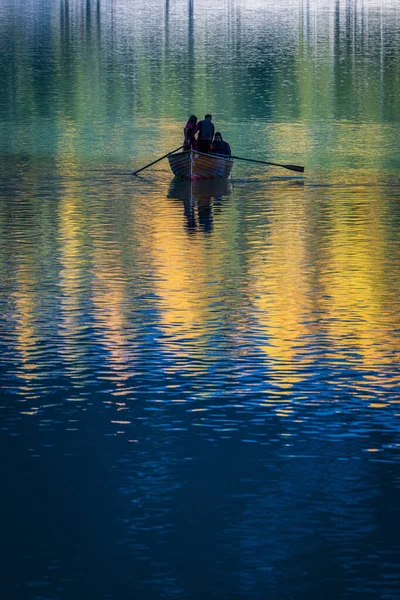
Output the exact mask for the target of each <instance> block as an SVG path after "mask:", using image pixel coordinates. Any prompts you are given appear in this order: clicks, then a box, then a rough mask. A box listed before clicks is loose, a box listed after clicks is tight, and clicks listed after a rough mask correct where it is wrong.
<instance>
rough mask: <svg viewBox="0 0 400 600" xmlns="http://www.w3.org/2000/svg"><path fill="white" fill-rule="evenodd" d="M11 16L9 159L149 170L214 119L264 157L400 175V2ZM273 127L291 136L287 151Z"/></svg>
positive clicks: (69, 7) (130, 7)
mask: <svg viewBox="0 0 400 600" xmlns="http://www.w3.org/2000/svg"><path fill="white" fill-rule="evenodd" d="M1 16H2V19H1V21H0V50H1V52H0V83H1V89H2V95H1V98H0V151H1V152H2V153H11V154H24V153H28V154H39V155H59V154H62V153H63V151H64V149H65V146H66V145H71V151H72V152H73V153H74V155H75V156H76V157H77V158H79V160H107V162H117V163H118V162H120V163H122V162H125V161H128V160H130V159H132V158H136V157H139V158H140V156H141V155H144V158H145V159H147V157H148V156H150V155H152V154H153V153H156V152H159V153H163V151H164V150H165V149H166V148H167V149H169V148H172V147H175V146H176V143H177V142H178V143H179V141H180V139H181V131H182V125H183V123H184V122H185V120H186V118H187V116H188V115H189V114H190V113H192V112H194V113H196V114H198V116H199V117H201V116H202V115H203V114H204V112H206V111H212V112H213V114H214V116H215V121H216V124H217V126H218V128H220V129H222V130H223V132H224V134H225V135H226V136H228V137H229V140H230V142H231V143H232V145H233V147H234V148H236V149H240V150H241V151H243V152H247V153H249V152H251V153H252V155H255V156H258V157H262V156H264V157H265V156H270V157H271V158H275V159H280V160H285V161H287V160H288V159H290V160H294V159H295V160H297V161H298V162H299V160H298V159H300V164H301V163H306V164H307V166H308V167H311V168H313V169H314V168H315V170H317V171H318V169H319V167H325V168H328V170H329V171H332V170H333V171H334V170H335V168H340V169H343V168H344V167H345V168H346V167H349V169H350V170H354V169H360V168H362V167H363V166H364V165H366V167H367V169H368V168H372V169H373V167H374V163H377V164H378V166H379V169H384V170H388V171H389V173H391V174H393V173H394V172H395V171H396V170H397V169H398V168H399V159H398V153H397V152H395V148H396V143H397V139H398V138H397V136H398V123H399V121H400V103H399V101H398V98H399V96H400V35H399V31H400V22H399V16H398V11H396V6H395V3H392V2H388V3H385V6H384V7H382V6H379V3H375V2H373V1H372V0H371V1H370V2H365V3H362V4H359V3H356V2H353V3H346V5H343V3H341V2H339V1H337V2H328V1H326V2H319V3H313V2H300V3H299V2H297V0H296V1H294V0H287V1H286V2H282V3H280V4H279V6H276V5H270V4H269V3H262V2H256V1H255V2H248V1H247V2H244V1H239V0H231V2H226V3H225V2H224V3H221V4H220V5H219V4H217V5H215V6H213V8H212V10H211V9H210V6H209V3H207V2H206V1H205V0H203V1H199V2H194V0H188V1H184V0H180V1H178V2H174V3H173V4H170V3H169V2H168V1H166V2H162V1H161V0H158V1H156V2H153V3H150V4H149V3H145V2H141V1H137V2H123V1H119V2H118V1H116V2H115V1H108V2H101V1H100V0H97V1H93V0H87V1H86V3H85V4H82V3H81V2H77V1H74V0H72V1H71V0H60V1H59V2H56V3H53V2H50V1H47V2H44V3H41V4H40V7H38V5H37V4H36V3H34V2H28V3H24V5H23V6H22V5H19V4H18V3H17V4H13V3H4V4H3V6H2V15H1ZM271 124H289V125H291V126H290V127H286V128H284V130H281V132H280V135H284V136H285V137H284V139H283V140H279V142H278V143H277V141H276V140H274V139H273V138H274V132H273V128H272V131H271V127H272V126H271ZM341 124H345V125H346V127H348V129H343V128H342V127H341V126H340V125H341ZM351 125H352V126H351ZM393 127H394V129H393ZM279 129H281V128H280V127H278V130H279ZM352 150H353V152H352ZM332 153H335V154H337V155H338V156H339V160H338V159H337V158H336V159H335V161H334V162H336V163H338V164H337V165H336V166H335V165H332ZM360 153H362V154H363V160H362V163H360ZM353 154H354V156H353ZM292 157H293V159H292ZM301 159H302V160H301ZM373 176H374V173H372V177H373Z"/></svg>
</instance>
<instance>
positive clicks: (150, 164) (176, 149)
mask: <svg viewBox="0 0 400 600" xmlns="http://www.w3.org/2000/svg"><path fill="white" fill-rule="evenodd" d="M182 148H183V146H179V148H175V150H171V152H168V153H167V154H164V156H161V158H157V160H153V162H151V163H149V164H148V165H146V166H145V167H142V168H141V169H138V170H137V171H135V172H134V173H132V175H137V174H138V173H140V171H144V170H145V169H147V168H148V167H151V166H152V165H155V164H156V163H158V162H160V160H163V158H167V156H169V155H170V154H173V153H174V152H178V150H181V149H182Z"/></svg>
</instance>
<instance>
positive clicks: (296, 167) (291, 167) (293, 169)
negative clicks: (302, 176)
mask: <svg viewBox="0 0 400 600" xmlns="http://www.w3.org/2000/svg"><path fill="white" fill-rule="evenodd" d="M282 167H285V168H286V169H290V170H291V171H297V172H298V173H304V167H300V166H299V165H282Z"/></svg>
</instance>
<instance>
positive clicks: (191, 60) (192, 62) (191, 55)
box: [187, 0, 196, 110]
mask: <svg viewBox="0 0 400 600" xmlns="http://www.w3.org/2000/svg"><path fill="white" fill-rule="evenodd" d="M188 67H189V77H188V87H187V102H188V106H189V107H190V106H192V105H193V102H194V74H195V72H196V58H195V50H194V0H189V10H188ZM189 110H191V109H189Z"/></svg>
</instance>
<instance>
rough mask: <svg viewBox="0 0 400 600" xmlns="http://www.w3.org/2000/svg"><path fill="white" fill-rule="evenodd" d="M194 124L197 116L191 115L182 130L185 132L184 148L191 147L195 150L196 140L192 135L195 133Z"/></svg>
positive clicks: (188, 148)
mask: <svg viewBox="0 0 400 600" xmlns="http://www.w3.org/2000/svg"><path fill="white" fill-rule="evenodd" d="M196 125H197V117H195V116H194V115H191V116H190V117H189V120H188V122H187V123H186V125H185V129H184V130H183V132H184V134H185V141H184V142H183V149H184V150H190V148H193V150H197V140H196V138H195V137H194V134H195V133H196Z"/></svg>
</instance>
